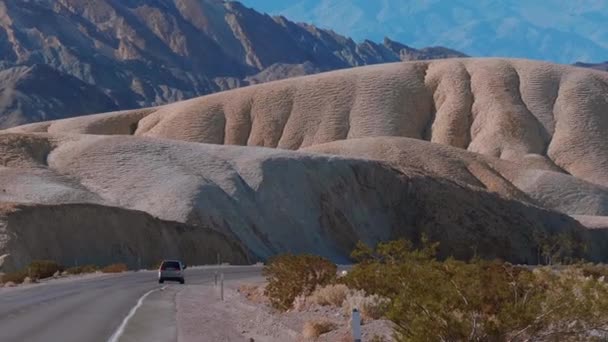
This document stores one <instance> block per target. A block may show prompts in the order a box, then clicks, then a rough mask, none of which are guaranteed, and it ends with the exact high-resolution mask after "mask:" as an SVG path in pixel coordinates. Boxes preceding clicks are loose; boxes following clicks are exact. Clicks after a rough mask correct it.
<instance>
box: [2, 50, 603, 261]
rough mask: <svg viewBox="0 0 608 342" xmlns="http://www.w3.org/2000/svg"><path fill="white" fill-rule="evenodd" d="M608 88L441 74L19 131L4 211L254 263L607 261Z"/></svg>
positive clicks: (345, 79) (330, 79) (310, 86)
mask: <svg viewBox="0 0 608 342" xmlns="http://www.w3.org/2000/svg"><path fill="white" fill-rule="evenodd" d="M607 90H608V74H606V73H604V72H601V71H595V70H590V69H583V68H577V67H571V66H564V65H555V64H549V63H542V62H532V61H526V60H510V59H468V58H467V59H447V60H435V61H417V62H405V63H394V64H385V65H378V66H367V67H360V68H354V69H349V70H340V71H334V72H328V73H323V74H319V75H312V76H305V77H298V78H293V79H288V80H281V81H275V82H270V83H265V84H260V85H255V86H250V87H245V88H240V89H235V90H230V91H226V92H222V93H217V94H212V95H208V96H204V97H201V98H197V99H192V100H188V101H183V102H178V103H175V104H171V105H165V106H159V107H153V108H147V109H141V110H136V111H122V112H113V113H106V114H96V115H91V116H84V117H77V118H70V119H64V120H56V121H49V122H43V123H36V124H30V125H26V126H21V127H16V128H12V129H9V130H8V131H4V132H3V133H1V135H0V138H1V139H0V157H1V158H2V159H0V160H1V161H2V163H3V165H4V168H3V169H2V170H1V172H0V188H1V189H2V192H0V200H2V201H7V202H19V203H37V204H46V205H51V204H57V203H92V204H95V205H102V206H110V207H121V208H124V209H126V210H139V211H144V212H147V213H148V214H151V215H153V216H156V217H158V218H159V219H162V220H168V221H177V222H181V223H184V224H188V225H192V226H200V227H207V228H210V229H213V230H216V231H218V232H220V233H222V234H225V235H227V236H229V237H231V238H234V239H235V240H237V241H239V242H240V243H242V244H243V245H244V246H246V247H247V248H248V250H249V251H250V253H251V255H252V257H259V258H265V257H267V256H269V255H272V254H275V253H279V252H284V251H292V252H304V251H306V252H314V253H318V254H321V255H325V256H328V257H331V258H333V259H336V260H344V258H345V256H346V255H347V254H348V250H349V249H350V248H352V246H353V244H354V243H355V242H356V241H357V240H363V241H366V242H368V243H373V242H375V241H379V240H383V239H388V238H394V237H399V236H406V237H408V238H412V239H414V240H415V239H417V238H420V235H421V233H423V232H424V233H426V234H427V235H430V236H431V238H433V239H436V240H439V241H441V242H442V253H443V255H455V256H459V257H468V256H471V255H472V254H471V253H472V251H473V250H474V251H475V252H476V253H478V254H479V255H483V256H489V257H495V256H499V257H502V258H504V259H507V260H511V261H515V262H536V260H538V252H539V250H538V245H539V240H538V238H537V237H538V235H539V234H540V235H543V236H556V235H558V234H561V233H566V234H570V235H571V236H573V237H574V238H575V239H577V240H581V241H588V242H589V243H590V249H589V250H588V251H587V252H588V255H587V256H588V257H590V258H592V259H594V260H605V259H608V253H606V249H605V248H604V247H606V246H604V245H605V244H606V238H605V236H604V234H605V232H606V230H605V228H606V227H607V226H608V225H606V224H605V223H606V222H608V220H607V219H606V216H608V207H607V202H606V200H607V198H608V197H607V195H608V193H607V192H606V191H607V190H608V188H607V186H608V173H607V172H606V166H607V165H608V149H607V147H608V146H606V144H607V143H608V141H607V140H606V138H605V137H606V136H607V133H608V132H607V130H608V122H606V120H608V119H607V118H606V115H605V114H606V113H607V112H608V91H607ZM222 145H224V146H222ZM232 145H241V146H232ZM290 150H291V151H290ZM577 220H580V221H577ZM581 223H583V224H586V225H588V226H589V229H588V228H585V226H583V225H582V224H581Z"/></svg>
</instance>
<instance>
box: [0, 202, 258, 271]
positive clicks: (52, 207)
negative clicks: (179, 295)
mask: <svg viewBox="0 0 608 342" xmlns="http://www.w3.org/2000/svg"><path fill="white" fill-rule="evenodd" d="M217 253H221V255H222V257H223V258H224V260H226V261H227V262H232V263H236V264H244V263H248V262H250V261H251V259H250V255H249V252H248V251H247V250H246V249H244V248H243V247H242V246H241V245H240V244H238V243H237V242H236V241H234V240H232V239H230V238H227V237H226V236H225V235H223V234H221V233H218V232H217V231H214V230H211V229H208V228H204V227H193V226H189V225H186V224H183V223H178V222H169V221H162V220H159V219H156V218H153V217H152V216H150V215H148V214H146V213H143V212H139V211H133V210H126V209H122V208H115V207H107V206H102V205H95V204H82V203H81V204H57V203H55V204H49V205H42V204H23V203H22V204H13V203H6V202H2V203H0V272H11V271H14V270H19V269H22V268H23V267H25V266H27V265H28V264H29V263H30V262H31V261H32V260H56V261H57V262H59V263H61V264H63V265H68V266H72V265H87V264H97V265H108V264H110V263H114V262H121V263H126V264H127V265H128V266H130V267H133V268H135V267H152V266H154V265H156V263H158V261H159V260H162V259H163V258H178V259H181V260H185V262H192V263H195V264H199V263H201V264H202V263H213V262H214V261H215V260H217Z"/></svg>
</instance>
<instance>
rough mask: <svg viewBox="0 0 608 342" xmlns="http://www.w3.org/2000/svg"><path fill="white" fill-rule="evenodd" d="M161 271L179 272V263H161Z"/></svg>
mask: <svg viewBox="0 0 608 342" xmlns="http://www.w3.org/2000/svg"><path fill="white" fill-rule="evenodd" d="M160 269H161V270H167V269H174V270H179V269H180V267H179V262H177V261H165V262H163V265H162V266H161V268H160Z"/></svg>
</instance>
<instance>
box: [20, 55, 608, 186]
mask: <svg viewBox="0 0 608 342" xmlns="http://www.w3.org/2000/svg"><path fill="white" fill-rule="evenodd" d="M606 112H608V74H606V73H604V72H600V71H595V70H588V69H582V68H576V67H570V66H564V65H556V64H549V63H542V62H532V61H526V60H509V59H494V58H490V59H475V58H467V59H447V60H437V61H424V62H407V63H395V64H385V65H378V66H369V67H361V68H354V69H349V70H340V71H334V72H328V73H323V74H320V75H313V76H307V77H302V78H294V79H287V80H282V81H278V82H271V83H267V84H261V85H257V86H251V87H246V88H242V89H235V90H232V91H228V92H222V93H218V94H212V95H209V96H204V97H201V98H197V99H192V100H188V101H183V102H179V103H175V104H170V105H166V106H162V107H158V108H155V109H149V110H138V111H133V112H121V113H113V114H105V115H98V116H87V117H83V118H73V119H68V120H60V121H55V122H50V123H41V124H34V125H30V126H24V127H20V128H16V129H13V130H10V131H14V132H47V131H48V132H61V133H68V132H71V133H89V134H112V130H114V133H118V134H124V133H125V132H130V131H132V132H133V134H134V135H137V136H146V137H155V138H168V139H175V140H184V141H192V142H202V143H211V144H229V145H248V146H265V147H278V148H283V149H292V150H296V149H299V148H302V147H308V146H312V145H317V144H322V143H327V142H332V141H336V140H342V139H351V138H362V137H372V136H401V137H409V138H415V139H422V140H427V141H430V142H434V143H439V144H444V145H450V146H454V147H458V148H461V149H466V150H468V151H470V152H475V153H479V154H483V155H488V156H492V157H496V158H500V159H504V160H509V161H522V162H524V163H527V164H530V165H535V167H536V168H543V169H549V170H554V171H562V172H566V173H569V174H571V175H573V176H576V177H578V178H581V179H583V180H585V181H588V182H591V183H595V184H599V185H603V186H606V185H608V172H607V171H606V170H608V169H607V166H608V140H606V139H605V137H606V130H607V129H608V117H607V116H606V115H604V113H606Z"/></svg>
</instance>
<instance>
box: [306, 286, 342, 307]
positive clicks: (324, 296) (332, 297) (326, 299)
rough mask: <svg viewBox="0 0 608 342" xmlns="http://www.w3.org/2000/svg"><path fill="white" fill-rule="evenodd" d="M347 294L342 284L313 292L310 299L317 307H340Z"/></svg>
mask: <svg viewBox="0 0 608 342" xmlns="http://www.w3.org/2000/svg"><path fill="white" fill-rule="evenodd" d="M349 292H350V290H349V289H348V287H347V286H346V285H344V284H336V285H327V286H325V287H321V288H318V289H317V290H315V292H313V294H312V295H311V296H310V299H311V301H312V302H313V303H316V304H319V305H331V306H335V307H341V306H342V304H343V303H344V301H345V300H346V297H348V294H349Z"/></svg>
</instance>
